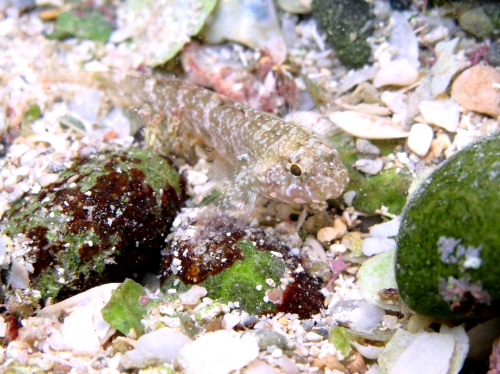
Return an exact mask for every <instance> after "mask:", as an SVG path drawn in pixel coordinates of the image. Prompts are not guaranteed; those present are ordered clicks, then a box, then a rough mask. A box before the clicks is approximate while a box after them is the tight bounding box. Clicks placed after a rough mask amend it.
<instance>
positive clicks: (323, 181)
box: [101, 76, 349, 204]
mask: <svg viewBox="0 0 500 374" xmlns="http://www.w3.org/2000/svg"><path fill="white" fill-rule="evenodd" d="M101 81H102V84H103V85H105V86H106V87H105V88H106V89H107V90H109V89H110V87H111V86H113V85H116V87H115V88H114V89H113V87H111V89H113V92H114V94H115V95H121V96H122V97H120V99H122V100H123V101H125V102H128V103H130V104H132V105H134V106H137V107H141V106H143V105H144V104H145V103H147V104H148V105H149V107H150V108H151V110H152V111H154V112H157V113H162V114H164V115H165V117H166V118H168V121H167V122H168V124H169V125H167V126H176V127H177V128H178V130H176V131H175V133H179V134H180V135H183V134H184V136H197V137H199V138H201V139H202V140H203V142H204V143H205V144H206V145H207V146H208V147H210V148H212V149H214V150H215V152H216V153H217V154H218V155H220V156H221V157H222V158H223V159H224V161H225V163H227V164H228V165H229V168H230V170H231V174H230V175H231V178H229V179H232V180H230V181H226V185H227V187H228V189H230V190H231V193H232V195H233V196H235V198H242V197H243V199H244V200H245V201H246V202H247V203H249V204H252V203H253V202H254V201H255V198H256V196H257V195H263V196H266V197H268V198H271V199H274V200H278V201H281V202H285V203H311V202H321V201H325V200H327V199H332V198H336V197H337V196H339V195H340V194H341V193H342V191H343V190H344V188H345V186H346V185H347V183H348V181H349V178H348V172H347V169H346V168H345V166H344V165H343V164H342V161H341V159H340V155H339V153H338V152H337V150H336V149H335V148H334V147H333V145H332V144H331V143H330V142H329V140H328V139H326V138H325V137H323V136H322V135H320V134H317V133H315V132H314V131H313V130H311V129H308V128H305V127H303V126H300V125H298V124H296V123H292V122H286V121H284V120H281V119H279V118H277V117H275V116H273V115H271V114H268V113H264V112H259V111H256V110H254V109H252V108H249V107H247V106H245V105H243V104H241V103H237V102H234V101H232V100H231V99H229V98H227V97H225V96H223V95H220V94H217V93H214V92H212V91H209V90H206V89H203V88H200V87H197V86H192V85H189V84H187V83H185V82H183V81H182V80H179V79H175V78H156V77H154V78H142V77H131V76H126V77H123V76H122V77H116V76H115V77H113V79H112V82H109V77H108V78H107V79H102V80H101ZM124 82H125V83H124ZM123 87H129V88H130V87H134V90H133V92H130V89H123Z"/></svg>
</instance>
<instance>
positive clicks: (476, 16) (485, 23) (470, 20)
mask: <svg viewBox="0 0 500 374" xmlns="http://www.w3.org/2000/svg"><path fill="white" fill-rule="evenodd" d="M495 13H496V14H495ZM499 13H500V8H499V6H498V4H494V3H493V2H492V3H491V4H485V5H484V6H478V7H475V8H472V9H469V10H467V11H465V12H463V13H462V14H461V15H460V17H459V18H458V23H459V24H460V26H461V27H462V28H463V29H464V30H465V31H467V32H470V33H471V34H472V35H474V36H476V37H478V38H487V37H488V36H490V35H491V34H493V32H494V31H495V29H496V28H498V24H497V23H498V14H499ZM495 19H496V20H495Z"/></svg>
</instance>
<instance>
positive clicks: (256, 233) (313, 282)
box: [161, 213, 338, 321]
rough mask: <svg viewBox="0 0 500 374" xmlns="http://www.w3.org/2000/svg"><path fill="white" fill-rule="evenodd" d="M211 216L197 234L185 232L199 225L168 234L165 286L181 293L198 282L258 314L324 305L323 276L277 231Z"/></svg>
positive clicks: (304, 311) (306, 311)
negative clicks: (306, 265) (283, 281)
mask: <svg viewBox="0 0 500 374" xmlns="http://www.w3.org/2000/svg"><path fill="white" fill-rule="evenodd" d="M210 219H211V222H210V223H208V224H207V225H206V226H205V225H204V224H203V223H201V220H200V219H198V220H197V221H196V222H197V224H201V225H202V227H203V230H202V232H201V233H199V235H198V236H197V237H196V239H193V238H192V237H188V236H187V234H186V232H188V231H190V230H191V231H193V232H194V231H195V229H194V228H193V226H189V225H186V226H180V229H178V230H177V231H176V232H175V233H173V234H171V235H170V236H169V238H168V244H167V250H165V251H163V258H162V265H161V266H162V273H161V277H162V282H163V285H162V289H163V290H170V289H175V290H176V291H177V293H180V294H182V293H183V292H185V291H186V289H187V287H188V285H191V284H197V285H199V286H201V287H203V288H204V289H206V291H207V297H209V298H211V299H213V300H219V301H220V302H221V303H229V302H233V303H238V305H239V307H240V308H241V309H244V310H245V311H247V312H248V313H252V314H257V315H259V314H261V313H263V312H270V311H277V312H284V313H297V314H299V316H301V318H308V317H310V316H311V315H312V314H316V313H318V312H319V311H320V309H321V307H322V305H323V301H324V296H323V295H322V294H321V293H320V290H321V287H322V284H321V282H320V281H319V280H318V279H317V278H316V277H314V276H313V274H311V272H309V271H307V270H306V269H304V267H302V265H301V263H300V259H299V258H298V257H297V256H294V255H293V254H292V253H291V251H290V248H289V247H287V246H285V245H283V244H282V243H281V242H280V241H279V240H278V238H277V237H276V236H274V234H272V233H270V232H266V231H264V230H260V229H250V228H246V229H244V228H245V227H246V226H245V223H242V222H239V221H236V220H235V219H234V218H232V217H227V216H223V215H222V214H220V213H219V215H217V214H216V215H213V216H211V217H210ZM337 230H338V229H337ZM313 240H314V239H313ZM318 245H319V246H320V248H321V245H320V244H319V243H318ZM321 250H322V252H323V254H324V250H323V248H321ZM286 269H291V274H290V273H289V272H286ZM290 277H291V278H293V282H290V283H289V284H284V286H285V287H284V288H282V287H281V279H284V278H290ZM213 305H215V303H214V304H213ZM217 314H218V313H217ZM213 317H214V316H207V318H205V319H207V321H208V320H209V319H211V318H213Z"/></svg>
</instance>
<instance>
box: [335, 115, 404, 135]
mask: <svg viewBox="0 0 500 374" xmlns="http://www.w3.org/2000/svg"><path fill="white" fill-rule="evenodd" d="M328 118H329V119H330V121H332V122H333V123H334V124H336V125H337V126H339V127H340V128H341V129H342V130H344V131H345V132H347V133H348V134H350V135H352V136H357V137H360V138H364V139H398V138H406V137H407V136H408V135H409V134H410V132H409V131H407V130H404V129H403V128H402V127H400V126H398V125H397V124H396V123H395V122H393V121H392V119H390V118H387V117H378V116H374V115H368V114H362V113H357V112H353V111H344V112H333V113H330V115H329V116H328Z"/></svg>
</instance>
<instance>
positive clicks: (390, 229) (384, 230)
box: [370, 216, 401, 238]
mask: <svg viewBox="0 0 500 374" xmlns="http://www.w3.org/2000/svg"><path fill="white" fill-rule="evenodd" d="M400 225H401V218H400V217H399V216H397V217H396V218H394V219H392V220H390V221H387V222H384V223H379V224H378V225H373V226H372V227H371V228H370V235H371V236H372V237H375V238H390V237H392V236H396V235H397V234H398V231H399V226H400Z"/></svg>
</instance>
